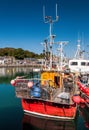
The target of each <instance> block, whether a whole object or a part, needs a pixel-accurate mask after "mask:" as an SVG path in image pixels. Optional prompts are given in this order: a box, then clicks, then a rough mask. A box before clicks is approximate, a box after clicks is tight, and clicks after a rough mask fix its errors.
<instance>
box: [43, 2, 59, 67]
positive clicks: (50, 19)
mask: <svg viewBox="0 0 89 130" xmlns="http://www.w3.org/2000/svg"><path fill="white" fill-rule="evenodd" d="M43 19H44V22H45V23H49V24H50V27H49V38H50V69H51V68H52V44H53V43H54V38H55V35H53V34H52V25H53V23H54V22H57V21H58V14H57V4H56V19H54V20H53V19H52V16H45V6H43Z"/></svg>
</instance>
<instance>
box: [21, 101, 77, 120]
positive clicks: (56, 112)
mask: <svg viewBox="0 0 89 130" xmlns="http://www.w3.org/2000/svg"><path fill="white" fill-rule="evenodd" d="M22 107H23V110H25V111H27V112H29V113H31V112H32V113H34V112H35V113H36V114H37V113H38V115H39V114H42V115H48V116H56V117H59V118H61V117H64V118H65V117H66V118H70V119H71V118H72V119H74V118H75V115H76V105H75V104H74V105H70V106H69V105H64V104H55V103H51V102H43V101H37V100H27V99H22Z"/></svg>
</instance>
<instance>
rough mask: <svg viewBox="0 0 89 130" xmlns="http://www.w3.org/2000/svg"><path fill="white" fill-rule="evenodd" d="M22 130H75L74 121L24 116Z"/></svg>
mask: <svg viewBox="0 0 89 130" xmlns="http://www.w3.org/2000/svg"><path fill="white" fill-rule="evenodd" d="M23 130H76V121H75V120H72V121H53V120H48V119H41V118H37V117H33V116H30V115H26V114H24V117H23Z"/></svg>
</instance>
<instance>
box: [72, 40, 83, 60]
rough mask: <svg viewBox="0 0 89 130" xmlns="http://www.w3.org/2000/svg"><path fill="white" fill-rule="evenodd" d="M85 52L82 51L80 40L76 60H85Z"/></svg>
mask: <svg viewBox="0 0 89 130" xmlns="http://www.w3.org/2000/svg"><path fill="white" fill-rule="evenodd" d="M83 52H84V51H81V47H80V40H78V45H77V51H76V53H75V56H74V58H75V59H83Z"/></svg>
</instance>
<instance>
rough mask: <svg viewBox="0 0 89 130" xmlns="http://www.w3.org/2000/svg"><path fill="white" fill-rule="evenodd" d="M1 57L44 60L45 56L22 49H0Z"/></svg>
mask: <svg viewBox="0 0 89 130" xmlns="http://www.w3.org/2000/svg"><path fill="white" fill-rule="evenodd" d="M0 56H13V57H15V58H16V59H24V58H42V57H43V54H36V53H34V52H30V51H28V50H23V49H22V48H17V49H16V48H8V47H6V48H0Z"/></svg>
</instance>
